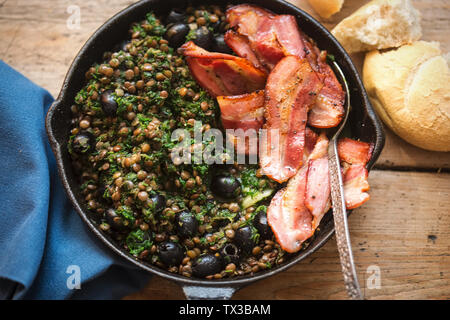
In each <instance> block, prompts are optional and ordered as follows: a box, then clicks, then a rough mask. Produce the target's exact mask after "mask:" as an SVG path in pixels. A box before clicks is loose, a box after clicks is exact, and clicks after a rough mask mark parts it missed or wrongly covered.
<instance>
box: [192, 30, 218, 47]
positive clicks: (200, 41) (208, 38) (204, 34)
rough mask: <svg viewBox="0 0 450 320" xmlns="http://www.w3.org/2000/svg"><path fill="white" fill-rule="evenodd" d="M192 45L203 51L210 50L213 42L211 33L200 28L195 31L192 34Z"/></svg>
mask: <svg viewBox="0 0 450 320" xmlns="http://www.w3.org/2000/svg"><path fill="white" fill-rule="evenodd" d="M194 37H195V38H194V39H193V41H194V43H195V44H196V45H198V46H199V47H202V48H203V49H205V50H210V49H211V47H212V45H213V42H214V36H213V34H212V32H211V31H210V30H209V29H208V28H206V27H201V28H198V29H197V30H195V32H194Z"/></svg>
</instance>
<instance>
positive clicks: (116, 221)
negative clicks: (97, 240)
mask: <svg viewBox="0 0 450 320" xmlns="http://www.w3.org/2000/svg"><path fill="white" fill-rule="evenodd" d="M105 218H106V221H107V222H108V224H109V225H110V226H111V228H113V229H114V230H116V231H123V230H125V229H126V228H127V227H126V226H125V225H124V224H123V219H122V218H121V217H120V216H119V215H118V214H117V213H116V210H114V209H112V208H110V209H108V210H106V216H105Z"/></svg>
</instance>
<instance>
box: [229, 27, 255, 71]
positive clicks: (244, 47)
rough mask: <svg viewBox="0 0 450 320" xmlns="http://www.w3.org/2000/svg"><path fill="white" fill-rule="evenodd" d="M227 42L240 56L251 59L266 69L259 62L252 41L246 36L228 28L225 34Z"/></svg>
mask: <svg viewBox="0 0 450 320" xmlns="http://www.w3.org/2000/svg"><path fill="white" fill-rule="evenodd" d="M224 39H225V42H226V44H227V45H228V46H229V47H230V48H231V49H232V50H233V51H234V52H235V53H236V54H237V55H238V56H239V57H242V58H245V59H247V60H249V61H250V62H251V63H253V65H254V66H255V67H257V68H260V69H264V67H263V66H262V65H261V63H260V62H259V60H258V58H257V57H256V55H255V53H254V52H253V50H252V48H251V47H250V43H249V42H248V39H247V38H246V37H245V36H242V35H240V34H238V33H237V32H235V31H233V30H228V31H227V32H226V33H225V36H224Z"/></svg>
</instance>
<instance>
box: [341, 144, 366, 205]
mask: <svg viewBox="0 0 450 320" xmlns="http://www.w3.org/2000/svg"><path fill="white" fill-rule="evenodd" d="M338 154H339V159H340V160H341V164H342V167H343V180H344V198H345V205H346V207H347V209H354V208H356V207H359V206H361V205H362V204H363V203H364V202H366V201H367V200H369V199H370V195H369V194H368V193H367V191H369V182H368V181H367V177H368V171H367V168H366V164H367V162H368V161H369V160H370V157H371V155H372V145H370V144H369V143H367V142H361V141H356V140H353V139H349V138H342V139H340V140H339V141H338Z"/></svg>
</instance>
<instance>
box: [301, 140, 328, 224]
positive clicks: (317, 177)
mask: <svg viewBox="0 0 450 320" xmlns="http://www.w3.org/2000/svg"><path fill="white" fill-rule="evenodd" d="M327 151H328V138H327V136H326V135H325V133H322V134H321V135H320V137H319V139H318V141H317V143H316V146H315V147H314V151H313V153H312V154H311V155H310V157H309V160H308V182H307V185H306V198H305V205H306V207H307V208H308V209H309V211H310V212H311V214H312V215H313V222H312V228H313V229H314V230H315V229H316V228H317V227H318V226H319V224H320V221H321V220H322V218H323V216H324V215H325V213H327V212H328V210H329V209H330V206H331V200H330V192H331V189H330V178H329V174H328V152H327Z"/></svg>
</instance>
